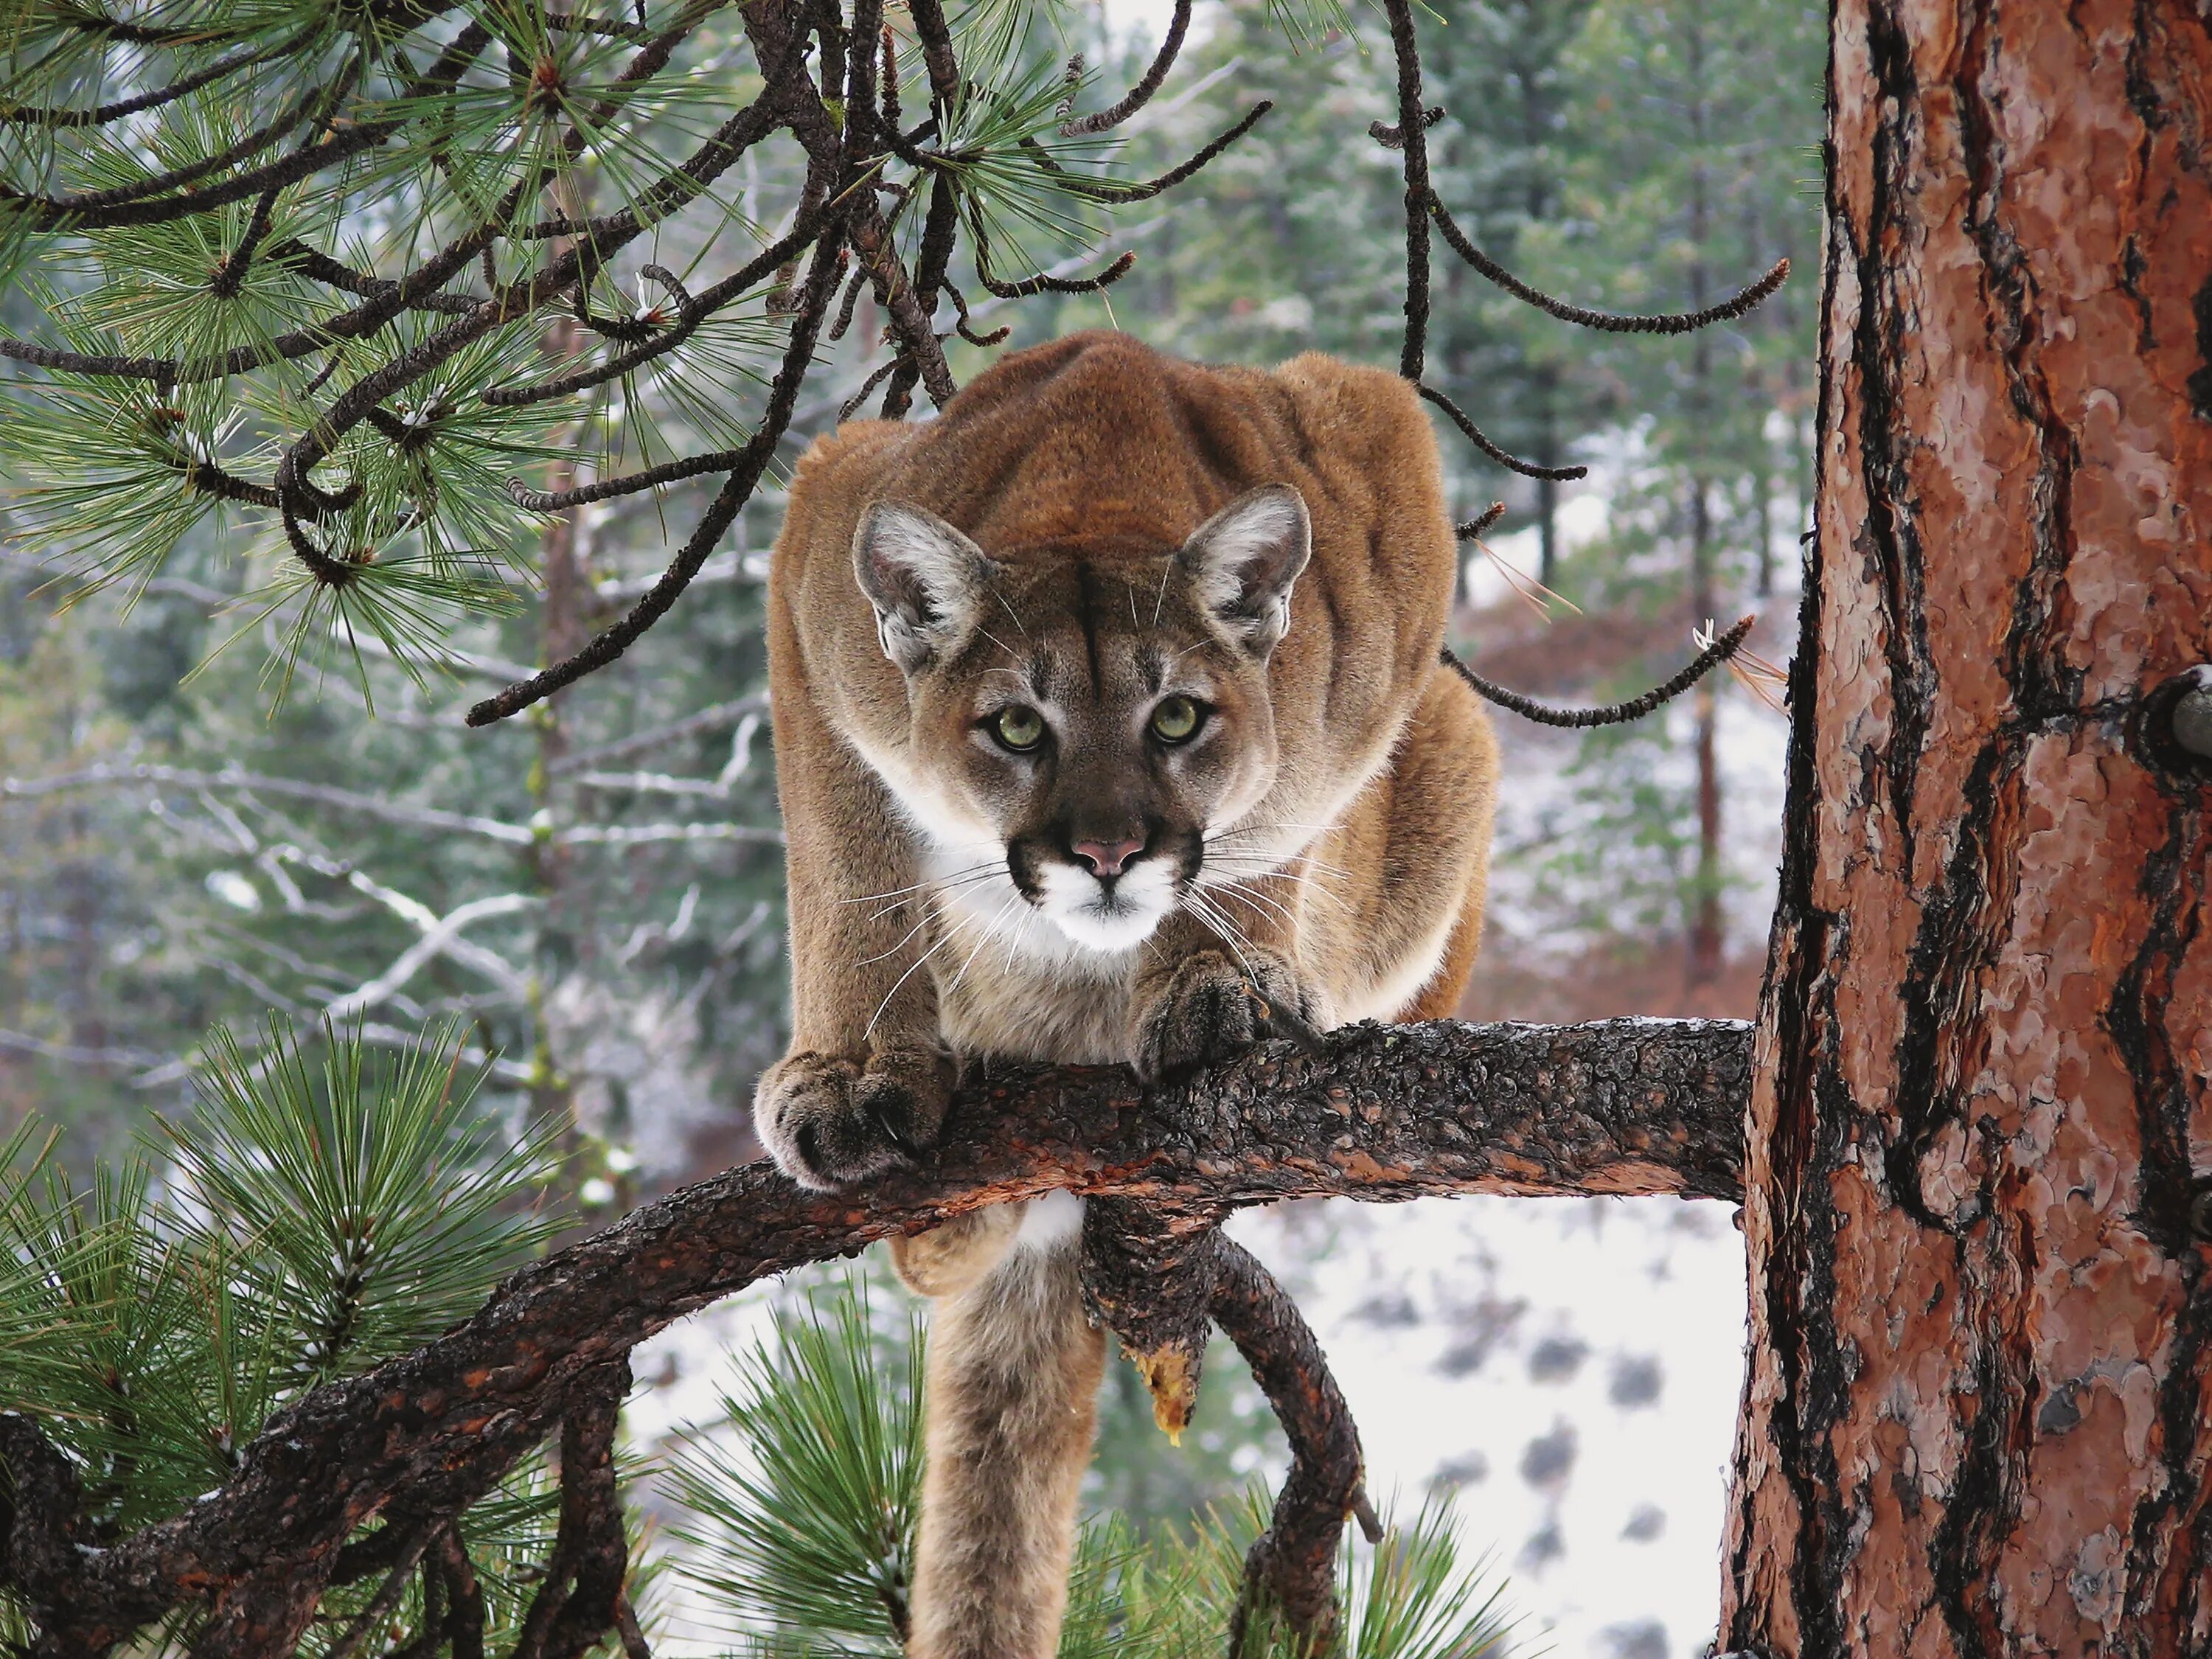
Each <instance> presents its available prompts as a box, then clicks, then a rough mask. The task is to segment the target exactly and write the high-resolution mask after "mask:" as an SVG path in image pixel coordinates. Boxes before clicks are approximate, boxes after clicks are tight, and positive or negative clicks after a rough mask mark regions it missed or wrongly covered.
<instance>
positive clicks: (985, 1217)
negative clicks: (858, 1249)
mask: <svg viewBox="0 0 2212 1659" xmlns="http://www.w3.org/2000/svg"><path fill="white" fill-rule="evenodd" d="M1028 1208H1029V1206H1028V1205H1026V1204H994V1205H992V1206H990V1207H989V1208H987V1209H982V1210H970V1211H969V1212H968V1213H967V1214H965V1215H957V1216H955V1217H953V1218H952V1219H951V1220H950V1221H945V1222H940V1223H939V1225H936V1226H934V1227H932V1228H931V1229H930V1230H929V1231H927V1232H926V1233H915V1234H912V1235H910V1236H908V1237H899V1238H894V1239H893V1240H891V1266H892V1267H894V1268H895V1269H896V1270H897V1273H898V1276H899V1277H900V1278H901V1279H903V1280H904V1281H905V1282H906V1287H907V1289H908V1290H910V1291H913V1292H914V1293H915V1295H916V1296H927V1297H940V1296H957V1295H958V1294H959V1293H960V1292H961V1291H964V1290H966V1289H968V1288H969V1286H970V1285H973V1284H975V1281H976V1280H978V1279H981V1278H982V1277H983V1275H984V1274H986V1273H989V1272H990V1271H991V1269H992V1268H994V1267H997V1266H998V1265H999V1263H1000V1261H1003V1260H1004V1259H1005V1258H1006V1252H1007V1251H1008V1250H1009V1249H1012V1248H1013V1243H1014V1238H1015V1236H1016V1235H1017V1234H1018V1232H1019V1231H1021V1225H1022V1213H1023V1212H1024V1211H1025V1210H1027V1209H1028Z"/></svg>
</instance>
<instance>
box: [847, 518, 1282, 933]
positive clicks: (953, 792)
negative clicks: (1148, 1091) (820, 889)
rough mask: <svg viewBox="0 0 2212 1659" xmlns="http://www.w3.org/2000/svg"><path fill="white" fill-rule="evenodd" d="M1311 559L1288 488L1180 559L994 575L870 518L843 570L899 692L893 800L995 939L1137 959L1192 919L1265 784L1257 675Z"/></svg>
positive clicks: (965, 549) (947, 539) (1104, 542)
mask: <svg viewBox="0 0 2212 1659" xmlns="http://www.w3.org/2000/svg"><path fill="white" fill-rule="evenodd" d="M1311 550H1312V531H1311V526H1310V523H1309V521H1308V519H1307V514H1306V506H1305V502H1304V500H1303V499H1301V498H1300V496H1299V495H1298V493H1297V490H1295V489H1291V488H1290V487H1289V486H1288V485H1285V484H1270V485H1267V486H1265V487H1263V488H1261V489H1255V490H1252V491H1251V492H1249V494H1247V495H1243V496H1241V497H1239V498H1238V499H1237V501H1232V502H1231V504H1230V505H1229V506H1227V507H1225V508H1223V509H1222V510H1221V511H1220V512H1219V513H1216V514H1215V515H1214V516H1213V517H1212V518H1211V519H1209V520H1207V521H1206V523H1205V524H1203V525H1202V526H1200V527H1199V529H1198V530H1197V531H1196V532H1194V534H1193V535H1192V536H1191V537H1190V538H1189V539H1188V541H1186V542H1184V543H1183V544H1182V545H1181V546H1180V547H1177V546H1175V545H1173V544H1164V545H1152V546H1146V545H1142V544H1136V543H1133V542H1132V541H1130V540H1129V539H1128V538H1102V539H1100V540H1098V541H1097V542H1093V543H1083V544H1069V545H1066V546H1058V545H1047V546H1043V547H1032V548H1008V549H1001V550H1000V556H998V557H994V556H992V555H991V554H989V553H987V552H986V551H985V550H983V549H982V548H981V547H979V546H977V545H976V544H975V542H973V541H971V540H970V539H969V538H968V537H967V536H965V535H963V533H962V532H960V531H958V530H957V529H955V528H954V527H953V526H951V525H950V524H947V523H946V522H945V520H942V519H940V518H939V517H937V516H936V515H935V514H933V513H927V512H925V511H923V510H922V509H921V508H920V507H913V506H908V505H906V504H903V503H901V502H898V501H878V502H876V503H874V504H873V505H872V506H871V507H869V508H868V509H867V511H866V513H863V514H862V515H861V519H860V526H859V527H858V529H857V530H856V532H854V541H853V562H854V569H855V572H856V573H857V574H858V576H859V578H860V586H861V589H862V591H863V592H866V595H867V597H868V599H869V602H870V603H871V604H872V605H873V606H874V609H875V614H876V627H877V632H878V637H879V638H880V639H881V641H882V642H883V648H884V653H885V654H886V655H888V656H889V657H890V659H891V660H892V661H893V662H895V663H896V664H897V665H898V666H899V668H900V670H901V671H902V672H903V673H904V675H905V677H906V684H907V693H908V708H909V712H910V714H911V719H912V726H911V729H910V732H909V734H908V738H909V754H910V757H911V763H912V766H913V768H914V769H915V773H916V775H918V776H919V777H920V778H921V780H923V781H925V782H926V786H927V799H914V798H911V797H908V792H905V791H902V792H901V793H902V798H905V799H906V805H907V808H908V813H909V815H910V816H912V817H914V818H915V820H916V822H917V825H918V827H919V828H920V829H921V830H922V832H923V833H924V834H925V835H926V836H927V837H928V839H929V840H930V842H932V843H933V847H934V848H935V849H936V851H937V853H938V854H939V857H940V860H945V861H947V862H946V864H945V868H944V869H943V870H942V871H941V872H940V874H941V875H942V877H943V885H944V886H945V887H946V888H949V889H952V890H955V891H956V896H958V897H960V898H962V899H963V902H967V903H968V904H969V906H970V908H975V909H977V910H979V911H981V909H982V908H983V907H984V906H985V905H987V904H995V905H996V907H997V908H996V911H995V913H994V914H996V915H998V916H999V917H1000V919H1001V920H1002V921H1003V920H1004V919H1005V918H1006V917H1007V916H1008V915H1013V916H1017V917H1020V916H1022V915H1023V913H1022V912H1021V910H1020V909H1019V907H1020V906H1024V905H1025V906H1026V907H1028V910H1029V911H1030V912H1033V913H1035V915H1037V916H1040V917H1042V919H1043V920H1045V921H1048V922H1049V923H1050V924H1051V926H1052V927H1053V928H1054V929H1056V930H1057V933H1058V934H1059V935H1060V937H1061V938H1062V939H1065V940H1066V942H1067V943H1068V944H1071V945H1074V946H1076V947H1078V948H1079V950H1082V951H1095V952H1120V951H1128V950H1131V949H1133V948H1134V947H1135V946H1137V945H1140V944H1142V943H1143V942H1144V940H1145V939H1147V938H1148V937H1150V935H1151V934H1152V931H1153V929H1154V928H1156V927H1158V926H1159V923H1160V921H1161V920H1162V919H1163V918H1164V917H1165V916H1167V915H1170V913H1171V912H1172V911H1174V910H1175V909H1176V908H1177V907H1178V906H1179V905H1181V904H1183V903H1185V902H1188V900H1189V897H1190V894H1191V889H1192V886H1193V884H1194V883H1195V882H1196V880H1197V878H1198V876H1199V872H1200V869H1201V867H1202V866H1204V865H1205V864H1206V859H1207V857H1208V854H1209V846H1208V837H1209V836H1212V835H1213V834H1214V833H1216V832H1217V831H1218V830H1219V829H1222V828H1224V827H1226V826H1229V825H1231V824H1233V823H1235V822H1236V821H1237V818H1238V817H1239V816H1240V815H1242V814H1243V813H1245V812H1247V811H1249V810H1250V808H1251V807H1252V806H1253V805H1255V804H1256V803H1257V802H1258V801H1259V800H1260V799H1261V797H1263V796H1264V795H1265V794H1266V793H1267V790H1268V789H1269V787H1271V786H1272V785H1273V782H1274V781H1275V775H1276V769H1277V764H1278V756H1277V750H1276V738H1275V725H1274V720H1273V711H1272V708H1271V706H1270V702H1269V697H1268V686H1267V661H1268V658H1269V656H1270V654H1271V653H1273V650H1274V648H1275V646H1276V644H1277V642H1278V641H1280V640H1281V639H1282V637H1283V635H1284V633H1285V630H1286V629H1288V628H1289V626H1290V600H1291V584H1292V583H1293V582H1294V581H1296V580H1297V576H1298V574H1299V572H1300V571H1302V570H1303V569H1304V568H1305V564H1306V560H1307V558H1308V556H1310V552H1311ZM895 787H896V786H895ZM920 793H921V791H916V792H915V794H917V795H918V794H920ZM1221 857H1222V858H1223V860H1225V862H1229V863H1233V862H1234V860H1233V859H1231V858H1230V856H1229V854H1227V853H1226V852H1223V853H1222V854H1221ZM1248 873H1249V872H1248ZM1001 878H1003V879H1001ZM1006 884H1011V887H1012V892H1011V893H1009V892H1007V891H1006Z"/></svg>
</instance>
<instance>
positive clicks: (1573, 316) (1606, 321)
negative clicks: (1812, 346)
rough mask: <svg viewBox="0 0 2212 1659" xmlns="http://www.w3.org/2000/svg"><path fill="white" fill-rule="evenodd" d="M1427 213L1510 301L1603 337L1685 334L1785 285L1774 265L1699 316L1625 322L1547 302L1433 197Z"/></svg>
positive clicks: (1784, 268) (1785, 264)
mask: <svg viewBox="0 0 2212 1659" xmlns="http://www.w3.org/2000/svg"><path fill="white" fill-rule="evenodd" d="M1429 212H1430V215H1431V217H1433V218H1434V219H1435V220H1436V222H1437V229H1438V230H1440V231H1442V232H1443V238H1444V240H1445V241H1447V242H1449V244H1450V245H1451V249H1452V252H1455V253H1456V254H1458V255H1459V257H1460V258H1462V259H1464V260H1466V261H1467V262H1468V264H1470V265H1472V266H1474V268H1475V270H1479V271H1480V272H1481V273H1482V275H1483V276H1486V277H1488V278H1489V279H1490V280H1491V281H1492V282H1493V283H1497V284H1498V287H1500V288H1502V289H1504V290H1505V291H1506V292H1507V293H1508V294H1510V295H1512V296H1513V297H1514V298H1515V299H1516V300H1520V301H1524V302H1525V303H1527V304H1528V305H1532V306H1534V307H1535V308H1536V309H1537V310H1539V311H1541V312H1542V313H1545V314H1546V315H1547V316H1551V317H1557V318H1558V319H1559V320H1560V321H1562V322H1566V323H1573V324H1575V325H1577V327H1580V328H1592V329H1596V330H1597V331H1600V332H1601V333H1605V334H1689V333H1693V332H1695V331H1697V330H1699V329H1701V328H1710V327H1711V326H1712V325H1714V324H1715V323H1724V322H1729V321H1732V320H1734V319H1735V318H1738V317H1741V316H1742V315H1743V314H1744V313H1746V312H1747V311H1750V310H1751V309H1753V307H1756V306H1757V305H1759V302H1760V301H1763V300H1765V299H1766V298H1767V297H1768V296H1769V295H1771V294H1772V293H1773V292H1774V290H1775V289H1778V288H1780V287H1781V286H1782V284H1783V283H1784V282H1786V281H1787V280H1788V279H1789V276H1790V261H1789V260H1787V259H1778V260H1776V261H1775V262H1774V264H1773V267H1772V268H1771V270H1768V271H1767V273H1766V274H1765V276H1761V277H1760V278H1759V280H1758V281H1757V282H1755V283H1751V284H1749V285H1748V286H1747V287H1745V288H1743V289H1739V290H1738V291H1737V292H1736V293H1735V294H1732V295H1729V297H1728V298H1727V299H1725V300H1723V301H1721V302H1720V303H1719V304H1718V305H1714V306H1707V307H1705V309H1704V310H1703V311H1680V312H1672V313H1664V314H1662V315H1659V316H1653V317H1627V316H1622V315H1620V314H1618V313H1613V312H1610V311H1593V310H1591V309H1590V308H1589V307H1587V306H1577V305H1571V304H1569V303H1568V302H1567V301H1565V300H1558V299H1554V298H1553V296H1552V295H1548V294H1547V293H1545V292H1544V291H1543V290H1542V289H1538V288H1532V287H1530V286H1529V285H1528V283H1524V282H1522V280H1521V279H1520V278H1519V277H1518V276H1515V275H1514V274H1513V273H1512V272H1511V271H1510V270H1506V269H1505V267H1504V266H1503V265H1501V264H1498V261H1496V260H1495V259H1493V258H1491V257H1490V256H1489V255H1488V254H1487V253H1485V252H1483V251H1482V250H1481V249H1480V248H1479V247H1477V246H1475V245H1474V242H1472V241H1471V240H1468V235H1467V233H1466V232H1465V231H1463V230H1462V229H1461V228H1459V225H1458V223H1457V222H1456V221H1455V220H1454V219H1453V218H1452V216H1451V215H1450V214H1449V212H1447V211H1445V209H1444V204H1443V203H1442V202H1439V201H1437V199H1436V197H1434V196H1431V197H1430V198H1429Z"/></svg>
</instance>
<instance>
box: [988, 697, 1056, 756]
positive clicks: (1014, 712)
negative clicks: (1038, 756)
mask: <svg viewBox="0 0 2212 1659" xmlns="http://www.w3.org/2000/svg"><path fill="white" fill-rule="evenodd" d="M990 729H991V735H992V736H993V737H994V738H997V739H998V740H999V743H1000V746H1001V747H1003V748H1006V749H1011V750H1013V751H1014V752H1015V753H1016V754H1017V755H1021V754H1026V753H1028V752H1029V751H1030V750H1032V749H1034V748H1036V746H1037V744H1041V743H1042V742H1043V741H1044V716H1043V715H1042V714H1038V713H1037V711H1036V709H1034V708H1030V707H1029V706H1028V705H1027V704H1026V703H1014V704H1012V706H1010V707H1008V708H1001V709H1000V711H999V712H998V713H997V714H994V715H993V716H992V717H991V728H990Z"/></svg>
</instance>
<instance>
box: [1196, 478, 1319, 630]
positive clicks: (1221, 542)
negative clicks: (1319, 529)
mask: <svg viewBox="0 0 2212 1659" xmlns="http://www.w3.org/2000/svg"><path fill="white" fill-rule="evenodd" d="M1311 556H1313V523H1312V520H1310V518H1308V517H1307V514H1306V504H1305V498H1304V497H1303V496H1302V495H1299V494H1298V492H1297V490H1295V489H1291V487H1290V485H1288V484H1262V485H1261V487H1260V488H1259V489H1253V490H1248V491H1246V492H1245V493H1244V494H1243V495H1239V496H1238V497H1237V499H1236V500H1235V501H1231V502H1230V503H1229V505H1228V506H1226V507H1223V508H1222V509H1221V511H1220V512H1218V513H1215V514H1214V515H1213V516H1212V518H1210V519H1208V520H1206V522H1205V523H1204V524H1202V525H1200V526H1199V527H1198V529H1197V530H1196V531H1195V532H1194V533H1193V534H1192V536H1191V538H1190V539H1189V540H1188V541H1187V542H1185V543H1184V544H1183V545H1182V552H1181V553H1179V554H1177V555H1176V558H1177V559H1178V561H1179V562H1181V563H1182V566H1183V568H1185V569H1186V570H1187V571H1188V572H1189V574H1190V580H1191V585H1192V586H1193V588H1194V590H1195V591H1196V592H1197V595H1198V599H1199V603H1200V604H1201V605H1205V606H1206V608H1207V609H1208V610H1210V611H1212V612H1213V614H1214V615H1215V616H1216V617H1219V618H1220V620H1221V622H1222V623H1223V624H1224V625H1225V627H1227V628H1228V629H1229V630H1230V631H1231V633H1233V634H1236V635H1238V636H1239V637H1240V638H1242V639H1243V641H1244V642H1245V644H1246V645H1248V646H1249V647H1250V648H1251V649H1252V651H1253V652H1254V653H1255V654H1256V655H1258V656H1262V657H1264V656H1266V655H1267V653H1269V652H1271V651H1273V649H1274V648H1275V646H1276V644H1277V642H1278V641H1280V640H1281V639H1282V637H1283V635H1285V633H1287V632H1288V631H1289V630H1290V626H1291V583H1292V582H1294V581H1296V580H1297V579H1298V573H1299V572H1300V571H1302V570H1304V568H1306V561H1307V560H1308V559H1309V558H1310V557H1311Z"/></svg>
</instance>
